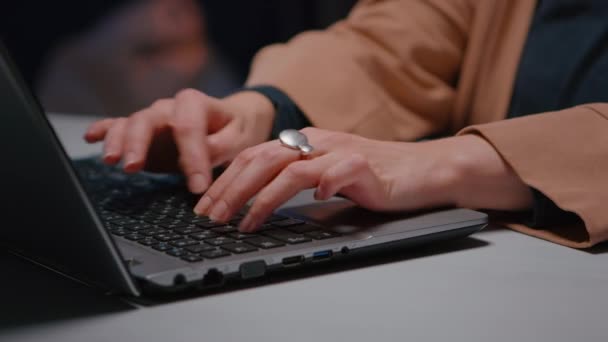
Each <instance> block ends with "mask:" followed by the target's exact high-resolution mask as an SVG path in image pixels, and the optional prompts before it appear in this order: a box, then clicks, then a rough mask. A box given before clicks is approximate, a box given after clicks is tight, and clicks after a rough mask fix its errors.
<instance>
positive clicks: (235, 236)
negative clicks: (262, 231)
mask: <svg viewBox="0 0 608 342" xmlns="http://www.w3.org/2000/svg"><path fill="white" fill-rule="evenodd" d="M228 236H230V237H231V238H233V239H235V240H244V239H249V238H252V237H256V236H259V235H257V234H248V233H241V232H234V233H230V234H228Z"/></svg>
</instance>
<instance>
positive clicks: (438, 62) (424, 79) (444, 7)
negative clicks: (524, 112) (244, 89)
mask: <svg viewBox="0 0 608 342" xmlns="http://www.w3.org/2000/svg"><path fill="white" fill-rule="evenodd" d="M472 14H473V9H472V6H471V5H470V4H469V3H468V1H466V0H453V1H452V0H451V1H445V0H421V1H401V0H363V1H360V2H359V3H357V5H356V6H355V7H354V8H353V10H352V11H351V13H350V14H349V16H348V17H347V18H346V19H345V20H343V21H340V22H338V23H336V24H334V25H332V26H331V27H329V28H328V29H327V30H324V31H310V32H304V33H302V34H299V35H297V36H296V37H294V38H293V39H291V40H290V41H289V42H287V43H286V44H276V45H271V46H269V47H266V48H264V49H262V50H261V51H260V52H259V53H258V54H257V55H256V57H255V58H254V60H253V63H252V67H251V71H250V75H249V77H248V80H247V82H246V85H247V86H254V85H270V86H274V87H277V88H279V89H281V90H282V91H284V92H285V93H286V94H287V95H288V96H289V97H290V98H292V99H293V100H294V101H295V103H296V104H297V105H298V106H299V107H300V108H301V109H302V111H303V112H304V113H306V115H307V117H308V119H309V120H310V121H311V122H312V124H313V125H314V126H317V127H321V128H325V129H332V130H338V131H345V132H350V133H355V134H359V135H363V136H367V137H372V138H377V139H383V140H414V139H417V138H420V137H424V136H427V135H430V134H435V133H440V132H442V131H444V130H447V126H448V124H449V119H450V113H451V112H453V105H454V99H455V89H454V87H455V84H456V82H457V77H458V71H459V69H460V66H461V64H462V60H463V54H464V50H465V45H466V42H467V33H468V31H469V26H470V23H471V21H472Z"/></svg>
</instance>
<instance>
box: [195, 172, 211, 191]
mask: <svg viewBox="0 0 608 342" xmlns="http://www.w3.org/2000/svg"><path fill="white" fill-rule="evenodd" d="M208 185H209V184H208V183H207V178H206V177H205V176H204V175H203V174H202V173H194V174H192V175H191V176H190V191H192V192H194V193H197V194H200V193H201V192H203V191H205V190H206V189H207V186H208Z"/></svg>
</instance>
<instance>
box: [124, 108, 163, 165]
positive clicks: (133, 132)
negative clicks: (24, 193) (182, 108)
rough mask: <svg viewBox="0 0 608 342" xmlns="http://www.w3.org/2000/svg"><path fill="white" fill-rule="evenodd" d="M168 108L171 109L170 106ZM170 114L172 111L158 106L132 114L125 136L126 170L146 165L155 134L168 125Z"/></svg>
mask: <svg viewBox="0 0 608 342" xmlns="http://www.w3.org/2000/svg"><path fill="white" fill-rule="evenodd" d="M167 109H169V110H170V107H169V108H167ZM169 116H170V113H168V112H167V111H161V110H159V109H158V107H156V106H152V107H150V108H146V109H144V110H142V111H139V112H137V113H135V114H133V115H131V117H130V118H129V120H128V123H127V128H126V132H128V134H126V135H125V138H124V160H125V162H124V170H125V171H126V172H137V171H140V170H141V169H142V168H143V167H144V165H145V163H146V159H147V154H148V150H149V149H150V145H151V144H152V140H153V138H154V135H155V134H156V133H157V132H159V131H160V130H162V129H163V128H165V127H167V124H168V118H169Z"/></svg>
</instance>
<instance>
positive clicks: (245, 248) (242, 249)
mask: <svg viewBox="0 0 608 342" xmlns="http://www.w3.org/2000/svg"><path fill="white" fill-rule="evenodd" d="M222 248H223V249H225V250H228V251H230V252H232V253H236V254H243V253H249V252H255V251H257V250H258V249H257V248H255V247H253V246H251V245H248V244H246V243H243V242H237V243H229V244H227V245H222Z"/></svg>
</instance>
